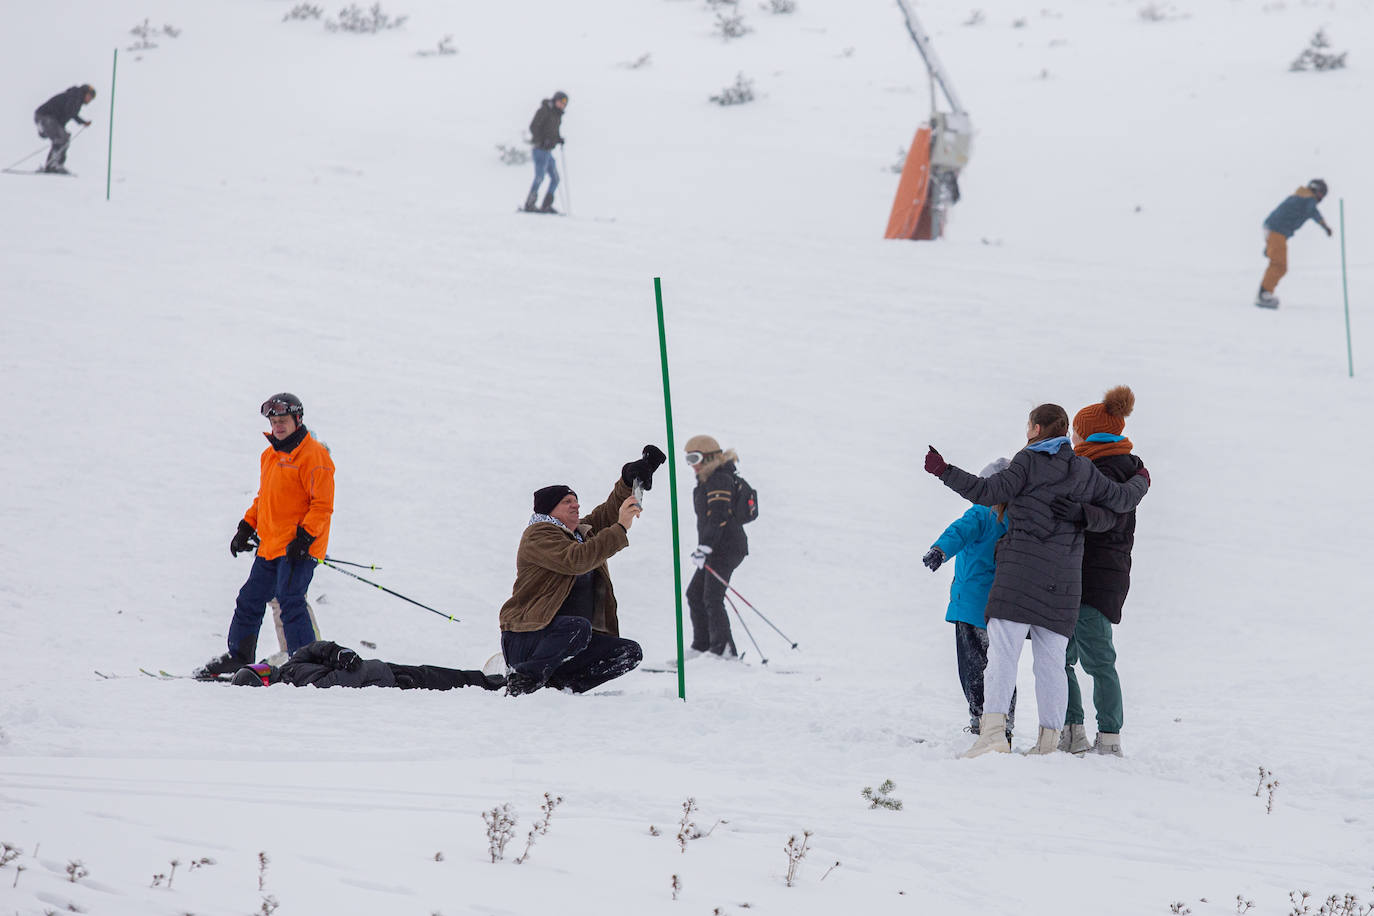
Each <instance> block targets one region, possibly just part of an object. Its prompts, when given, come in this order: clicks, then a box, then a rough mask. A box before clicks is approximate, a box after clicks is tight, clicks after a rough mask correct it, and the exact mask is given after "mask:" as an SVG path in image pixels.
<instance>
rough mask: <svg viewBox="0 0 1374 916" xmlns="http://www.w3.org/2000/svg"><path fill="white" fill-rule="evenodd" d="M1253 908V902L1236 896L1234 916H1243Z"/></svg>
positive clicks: (1241, 896)
mask: <svg viewBox="0 0 1374 916" xmlns="http://www.w3.org/2000/svg"><path fill="white" fill-rule="evenodd" d="M1254 908H1255V901H1253V900H1246V899H1245V897H1244V895H1242V894H1236V916H1243V914H1245V913H1248V912H1250V910H1252V909H1254Z"/></svg>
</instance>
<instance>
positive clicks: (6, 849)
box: [0, 843, 24, 868]
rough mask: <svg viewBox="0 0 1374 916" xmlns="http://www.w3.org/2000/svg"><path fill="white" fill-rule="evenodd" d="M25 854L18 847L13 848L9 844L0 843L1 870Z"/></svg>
mask: <svg viewBox="0 0 1374 916" xmlns="http://www.w3.org/2000/svg"><path fill="white" fill-rule="evenodd" d="M23 854H24V850H22V849H20V848H19V847H18V846H11V845H10V844H9V843H0V868H4V867H5V866H6V865H8V864H10V863H11V862H13V861H14V860H15V859H17V858H19V857H20V856H22V855H23Z"/></svg>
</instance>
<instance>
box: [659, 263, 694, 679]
mask: <svg viewBox="0 0 1374 916" xmlns="http://www.w3.org/2000/svg"><path fill="white" fill-rule="evenodd" d="M654 302H655V303H656V304H657V306H658V352H659V356H660V357H662V360H663V416H664V419H665V420H666V421H667V424H668V502H669V505H670V506H671V507H672V518H673V588H674V590H675V594H674V597H675V598H676V607H677V695H678V697H679V698H680V699H683V700H685V699H687V671H686V668H687V665H686V659H684V658H683V657H682V656H683V646H682V550H681V548H680V545H679V544H678V536H677V447H676V446H675V445H673V395H672V391H671V389H670V388H669V385H668V335H667V332H665V331H664V329H663V282H662V279H661V278H660V277H654Z"/></svg>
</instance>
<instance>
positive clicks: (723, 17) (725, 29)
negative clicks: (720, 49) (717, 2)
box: [716, 12, 753, 41]
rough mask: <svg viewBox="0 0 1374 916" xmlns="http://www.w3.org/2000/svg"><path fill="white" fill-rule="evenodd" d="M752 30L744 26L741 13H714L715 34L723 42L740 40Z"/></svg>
mask: <svg viewBox="0 0 1374 916" xmlns="http://www.w3.org/2000/svg"><path fill="white" fill-rule="evenodd" d="M752 31H753V29H751V28H749V26H747V25H745V24H744V14H743V13H722V12H717V13H716V34H717V35H719V36H720V37H721V38H722V39H724V40H725V41H729V40H730V39H732V38H741V37H743V36H745V35H747V34H748V33H749V32H752Z"/></svg>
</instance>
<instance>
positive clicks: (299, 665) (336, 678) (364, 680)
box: [281, 639, 396, 687]
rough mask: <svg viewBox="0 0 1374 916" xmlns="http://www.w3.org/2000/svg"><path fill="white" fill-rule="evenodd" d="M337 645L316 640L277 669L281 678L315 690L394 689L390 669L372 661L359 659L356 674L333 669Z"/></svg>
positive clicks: (299, 650) (394, 680)
mask: <svg viewBox="0 0 1374 916" xmlns="http://www.w3.org/2000/svg"><path fill="white" fill-rule="evenodd" d="M338 649H339V645H338V643H333V642H328V641H326V640H323V639H317V640H316V641H315V642H312V643H310V644H309V645H308V646H301V647H300V648H299V649H297V650H296V651H295V652H294V653H292V655H291V658H290V660H288V661H287V662H286V664H284V665H282V666H281V679H282V680H283V681H285V682H286V683H288V684H295V685H296V686H297V687H306V686H309V685H311V684H313V685H314V686H316V687H395V686H396V677H395V675H393V674H392V672H391V666H390V665H388V664H387V663H386V662H384V661H382V660H380V659H376V658H367V659H363V663H362V666H361V667H360V668H359V669H358V670H357V671H345V670H343V669H341V668H335V667H334V666H333V664H332V663H331V659H332V658H333V656H334V653H335V652H337V651H338Z"/></svg>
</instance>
